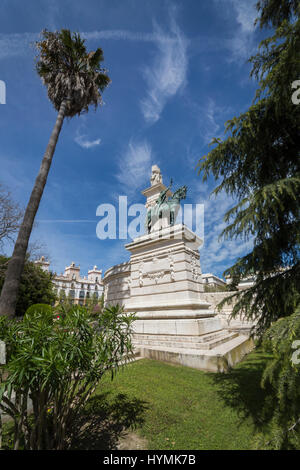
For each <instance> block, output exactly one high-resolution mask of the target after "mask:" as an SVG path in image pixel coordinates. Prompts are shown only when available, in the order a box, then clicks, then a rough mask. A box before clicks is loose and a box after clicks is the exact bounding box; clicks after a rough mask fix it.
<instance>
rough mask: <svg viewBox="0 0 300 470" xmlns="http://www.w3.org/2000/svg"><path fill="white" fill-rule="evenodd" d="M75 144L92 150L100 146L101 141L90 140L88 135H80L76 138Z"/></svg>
mask: <svg viewBox="0 0 300 470" xmlns="http://www.w3.org/2000/svg"><path fill="white" fill-rule="evenodd" d="M74 140H75V142H76V144H78V145H79V146H80V147H82V148H84V149H90V148H93V147H97V145H100V143H101V139H96V140H88V139H87V136H86V135H83V134H78V135H77V136H76V137H75V139H74Z"/></svg>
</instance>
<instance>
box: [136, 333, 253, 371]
mask: <svg viewBox="0 0 300 470" xmlns="http://www.w3.org/2000/svg"><path fill="white" fill-rule="evenodd" d="M253 347H254V343H253V341H252V340H251V339H249V338H248V337H247V336H244V335H238V336H237V337H235V338H233V339H231V340H230V341H226V343H224V344H222V345H219V346H216V347H215V348H213V349H208V350H200V349H195V348H189V349H188V348H186V349H184V348H174V347H162V346H140V348H139V352H140V355H141V356H142V357H146V358H149V359H155V360H159V361H163V362H169V363H173V364H180V365H183V366H188V367H193V368H195V369H200V370H206V371H210V372H226V371H228V370H229V369H230V367H232V366H234V365H235V364H237V363H238V362H239V361H240V360H241V359H242V357H243V356H244V355H245V354H247V353H249V352H250V351H251V350H252V349H253Z"/></svg>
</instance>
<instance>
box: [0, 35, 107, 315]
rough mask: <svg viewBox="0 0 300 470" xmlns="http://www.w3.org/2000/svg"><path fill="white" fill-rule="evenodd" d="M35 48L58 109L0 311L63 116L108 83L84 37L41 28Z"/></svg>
mask: <svg viewBox="0 0 300 470" xmlns="http://www.w3.org/2000/svg"><path fill="white" fill-rule="evenodd" d="M36 47H37V50H38V52H39V54H38V56H37V61H36V69H37V72H38V74H39V75H40V77H41V79H42V81H43V83H44V85H46V87H47V90H48V97H49V99H50V101H51V102H52V103H53V105H54V107H55V109H56V110H57V111H58V115H57V119H56V123H55V125H54V128H53V131H52V134H51V137H50V140H49V143H48V146H47V148H46V152H45V154H44V157H43V160H42V163H41V166H40V170H39V173H38V176H37V178H36V181H35V184H34V187H33V190H32V193H31V196H30V200H29V202H28V205H27V208H26V211H25V214H24V219H23V222H22V225H21V227H20V230H19V234H18V238H17V241H16V243H15V247H14V251H13V255H12V257H11V259H10V262H9V265H8V268H7V272H6V277H5V282H4V284H3V288H2V292H1V298H0V315H7V316H10V317H12V316H14V315H15V307H16V302H17V295H18V289H19V284H20V278H21V275H22V271H23V267H24V261H25V256H26V251H27V247H28V242H29V238H30V234H31V231H32V226H33V222H34V219H35V215H36V213H37V210H38V208H39V204H40V200H41V197H42V195H43V191H44V187H45V184H46V181H47V176H48V173H49V169H50V166H51V162H52V158H53V155H54V151H55V147H56V143H57V140H58V137H59V134H60V131H61V128H62V125H63V121H64V118H65V117H70V118H71V117H73V116H75V115H76V114H78V115H80V114H82V113H84V112H87V111H88V109H89V106H90V105H94V106H95V108H97V106H98V105H101V104H102V97H101V93H102V92H103V91H104V89H105V88H106V87H107V85H108V84H109V83H110V78H109V77H108V75H107V74H106V70H105V69H103V68H101V67H100V62H102V61H103V52H102V49H100V48H98V49H97V50H96V51H93V52H89V53H88V52H87V50H86V47H85V41H84V40H83V39H82V38H81V37H80V35H79V34H78V33H71V32H70V31H69V30H67V29H62V30H61V31H56V32H50V31H47V30H44V31H43V32H42V40H41V41H39V42H37V43H36Z"/></svg>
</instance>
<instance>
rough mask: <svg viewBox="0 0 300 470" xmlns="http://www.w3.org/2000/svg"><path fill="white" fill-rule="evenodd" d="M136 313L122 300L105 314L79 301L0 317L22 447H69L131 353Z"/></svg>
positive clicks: (6, 406) (4, 372)
mask: <svg viewBox="0 0 300 470" xmlns="http://www.w3.org/2000/svg"><path fill="white" fill-rule="evenodd" d="M133 320H134V315H127V314H125V313H124V311H123V309H122V308H121V307H119V306H118V305H117V306H114V307H108V308H105V309H104V311H103V312H102V314H101V315H98V316H97V317H96V316H95V315H91V314H90V313H89V311H88V310H87V309H85V308H84V307H80V306H78V305H76V306H73V307H72V308H71V309H68V310H66V312H65V315H61V316H59V317H58V316H57V315H56V314H55V309H53V308H49V306H47V308H43V306H36V307H31V308H30V310H29V311H27V312H26V314H25V315H24V317H23V319H22V320H19V321H16V320H11V319H8V318H7V317H1V318H0V340H2V341H4V342H5V344H6V364H5V366H2V369H1V368H0V373H1V383H0V409H1V411H2V412H5V413H7V414H8V415H10V416H11V418H12V419H13V420H14V432H13V448H14V449H16V450H17V449H26V450H31V449H35V450H43V449H57V450H59V449H67V448H68V445H69V442H70V439H69V435H70V433H71V429H72V423H74V422H75V420H76V418H77V417H78V416H79V414H80V413H81V411H82V410H83V408H84V406H85V404H86V402H87V401H88V399H89V398H90V397H91V395H92V393H93V392H94V390H95V388H96V386H97V385H98V384H99V382H100V380H101V378H102V376H103V374H104V373H105V372H106V371H110V372H111V376H112V378H113V377H114V374H115V373H116V371H117V370H118V368H119V367H121V366H122V365H124V364H126V362H127V360H128V359H129V358H130V356H131V354H132V344H131V325H132V322H133ZM0 367H1V366H0ZM29 403H31V404H32V406H31V408H30V407H29ZM31 409H32V412H31ZM0 429H1V426H0ZM0 441H1V439H0Z"/></svg>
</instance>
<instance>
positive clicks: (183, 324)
mask: <svg viewBox="0 0 300 470" xmlns="http://www.w3.org/2000/svg"><path fill="white" fill-rule="evenodd" d="M150 182H151V186H150V187H149V188H147V189H145V190H144V191H143V192H142V194H143V195H144V196H146V198H147V200H146V208H147V209H148V211H149V210H150V212H151V211H152V214H153V213H154V212H155V211H156V214H158V213H159V212H160V211H159V207H158V206H159V204H157V201H160V203H161V204H166V203H167V202H168V198H170V197H171V196H172V197H173V198H174V197H175V196H174V195H175V194H176V193H178V190H177V191H176V192H175V193H174V195H172V192H171V191H170V189H169V188H166V186H164V184H163V182H162V176H161V174H160V170H159V168H158V167H157V166H156V165H154V166H153V167H152V176H151V180H150ZM170 186H171V185H170ZM184 188H185V187H184ZM184 194H185V193H184ZM161 196H162V197H161ZM162 200H163V201H162ZM169 201H170V199H169ZM150 212H148V213H149V214H150ZM160 215H161V217H160V218H158V219H157V218H156V219H155V220H154V222H153V220H152V221H150V222H149V220H147V223H146V228H147V231H148V233H146V234H145V235H143V236H140V237H138V238H136V239H135V240H133V241H132V242H131V243H129V244H127V245H126V246H125V247H126V249H127V250H128V251H130V253H131V257H130V263H129V264H128V265H126V267H125V268H126V270H125V271H124V269H123V272H122V278H120V284H119V286H121V287H119V290H118V292H117V291H115V292H116V295H117V297H116V298H118V303H120V292H121V293H122V292H124V295H125V292H126V293H127V294H126V298H125V299H124V302H121V303H123V305H124V307H125V310H126V311H127V312H136V316H137V320H136V321H135V322H134V344H135V348H136V350H137V351H138V353H139V354H140V355H141V356H143V357H149V358H153V359H158V360H163V361H166V362H173V363H177V364H182V365H186V366H190V367H195V368H198V369H203V370H209V371H226V370H227V369H228V368H229V367H230V366H232V365H234V364H235V363H237V362H238V361H239V360H240V359H241V357H242V356H243V355H244V354H245V353H247V352H249V351H250V349H251V348H252V341H251V340H249V338H248V337H247V336H244V335H240V334H239V333H238V332H230V331H228V330H225V329H223V328H222V325H221V322H220V318H219V317H218V316H217V314H216V313H215V312H214V310H213V309H211V308H210V305H209V304H208V303H207V302H206V301H205V300H204V299H203V298H202V296H201V294H202V293H203V284H202V276H201V268H200V255H199V251H198V249H199V247H200V246H201V245H202V240H201V239H200V238H199V237H198V236H197V235H196V234H195V233H193V232H192V231H191V230H190V229H189V228H188V227H186V226H185V225H183V224H172V223H171V218H170V213H168V211H165V212H162V213H161V214H160ZM148 222H149V223H148ZM121 267H122V266H121V265H120V268H121ZM120 268H118V269H117V267H115V268H114V269H113V268H111V270H109V271H110V274H109V273H108V275H107V276H106V275H105V276H104V284H105V285H106V289H107V288H108V289H109V283H110V282H111V284H112V285H113V286H114V289H116V286H117V285H118V279H119V277H118V271H120ZM123 285H124V288H123V287H122V286H123ZM125 286H126V287H125ZM125 289H126V290H125ZM108 297H109V293H108ZM113 298H114V296H113V295H112V296H111V297H109V299H108V300H111V299H113Z"/></svg>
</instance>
